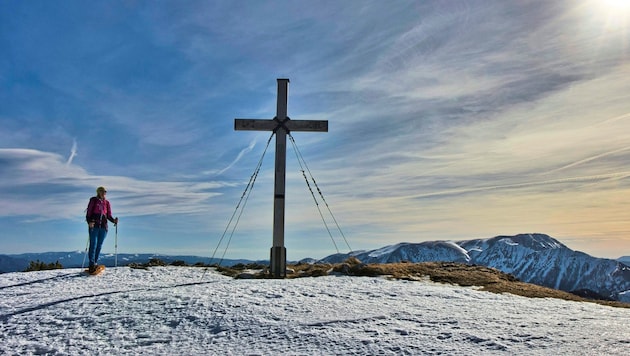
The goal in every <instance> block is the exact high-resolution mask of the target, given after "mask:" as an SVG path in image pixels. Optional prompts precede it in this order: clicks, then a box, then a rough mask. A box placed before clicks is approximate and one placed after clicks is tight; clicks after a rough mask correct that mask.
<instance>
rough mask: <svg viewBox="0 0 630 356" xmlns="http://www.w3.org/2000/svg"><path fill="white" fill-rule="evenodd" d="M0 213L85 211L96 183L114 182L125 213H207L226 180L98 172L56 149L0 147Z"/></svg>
mask: <svg viewBox="0 0 630 356" xmlns="http://www.w3.org/2000/svg"><path fill="white" fill-rule="evenodd" d="M0 162H1V163H2V165H1V169H2V178H1V179H0V192H2V196H3V199H2V202H0V215H2V216H28V217H36V218H37V219H38V220H39V219H44V220H46V219H58V218H67V219H75V218H76V217H77V216H81V214H82V212H83V210H84V208H85V206H84V205H86V204H87V203H86V202H87V199H89V197H90V195H92V194H94V189H95V187H97V186H100V185H104V186H110V187H111V188H109V190H110V192H111V195H112V196H115V197H116V204H115V208H116V209H115V210H116V212H117V213H119V214H121V215H126V216H144V215H166V214H168V215H171V214H193V215H194V214H203V213H206V212H207V211H208V204H210V199H212V198H213V197H217V196H218V195H220V193H219V192H218V190H219V188H222V187H225V186H229V184H224V183H222V182H186V181H181V182H172V181H146V180H139V179H134V178H129V177H123V176H95V175H91V174H89V173H88V172H86V171H85V170H84V169H83V168H80V167H77V166H76V165H68V164H66V162H64V160H63V157H62V156H60V155H57V154H53V153H48V152H42V151H37V150H31V149H0Z"/></svg>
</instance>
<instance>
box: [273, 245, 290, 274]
mask: <svg viewBox="0 0 630 356" xmlns="http://www.w3.org/2000/svg"><path fill="white" fill-rule="evenodd" d="M270 268H271V269H270V271H269V273H270V275H271V278H285V277H286V276H287V249H286V248H285V247H284V246H273V247H272V248H271V260H270Z"/></svg>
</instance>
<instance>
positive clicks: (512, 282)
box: [218, 257, 630, 308]
mask: <svg viewBox="0 0 630 356" xmlns="http://www.w3.org/2000/svg"><path fill="white" fill-rule="evenodd" d="M218 271H219V272H221V273H223V274H225V275H228V276H231V277H234V278H270V277H269V273H268V270H267V267H266V266H261V265H252V266H249V265H242V266H238V267H237V268H227V267H220V268H219V269H218ZM244 271H246V272H244ZM326 275H348V276H365V277H376V276H387V277H389V278H392V279H404V280H410V281H417V280H422V279H426V278H429V279H430V280H431V281H433V282H438V283H449V284H455V285H460V286H464V287H469V286H477V287H481V290H483V291H488V292H492V293H510V294H515V295H520V296H524V297H529V298H558V299H564V300H573V301H580V302H593V303H598V304H602V305H608V306H613V307H620V308H630V304H628V303H622V302H616V301H604V300H593V299H586V298H582V297H579V296H577V295H574V294H571V293H568V292H564V291H561V290H557V289H552V288H547V287H542V286H539V285H535V284H531V283H525V282H521V281H519V280H518V279H517V278H516V277H514V276H513V275H511V274H507V273H503V272H501V271H499V270H497V269H494V268H489V267H484V266H475V265H466V264H462V263H454V262H422V263H409V262H400V263H385V264H365V263H361V261H359V260H358V259H356V258H355V257H351V258H349V259H348V260H346V261H345V262H343V263H337V264H327V263H325V264H307V263H298V264H294V265H289V266H288V267H287V278H302V277H320V276H326Z"/></svg>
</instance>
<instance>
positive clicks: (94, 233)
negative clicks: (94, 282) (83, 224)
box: [88, 227, 107, 266]
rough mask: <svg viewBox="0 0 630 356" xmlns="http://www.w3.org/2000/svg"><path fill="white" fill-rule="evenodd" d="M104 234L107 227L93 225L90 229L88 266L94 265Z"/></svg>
mask: <svg viewBox="0 0 630 356" xmlns="http://www.w3.org/2000/svg"><path fill="white" fill-rule="evenodd" d="M106 236H107V229H106V228H104V227H93V228H91V229H90V248H89V249H88V258H89V259H90V266H94V265H95V264H96V263H97V262H98V255H100V254H101V247H102V246H103V241H105V237H106Z"/></svg>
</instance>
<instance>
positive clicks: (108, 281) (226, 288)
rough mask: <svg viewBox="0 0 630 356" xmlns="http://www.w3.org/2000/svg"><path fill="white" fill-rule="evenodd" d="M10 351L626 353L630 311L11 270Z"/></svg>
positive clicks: (379, 283) (333, 282) (350, 283)
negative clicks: (13, 271) (17, 271)
mask: <svg viewBox="0 0 630 356" xmlns="http://www.w3.org/2000/svg"><path fill="white" fill-rule="evenodd" d="M0 335H2V342H1V343H0V354H3V355H4V354H7V355H29V354H52V355H77V354H92V355H98V354H102V355H112V354H117V355H136V354H187V355H201V354H204V355H206V354H210V355H268V354H273V353H278V352H282V353H283V354H285V355H305V354H308V355H319V354H321V355H344V354H362V355H373V354H378V355H390V354H391V355H418V354H429V355H431V354H435V355H438V354H449V355H493V354H502V355H508V354H534V355H550V354H572V355H595V354H607V355H625V354H627V353H628V349H630V310H629V309H619V308H611V307H605V306H600V305H596V304H591V303H577V302H568V301H563V300H556V299H529V298H524V297H518V296H513V295H497V294H492V293H488V292H481V291H478V290H476V289H475V288H462V287H457V286H451V285H443V284H435V283H431V282H429V281H422V282H409V281H392V280H387V279H385V278H367V277H334V276H329V277H318V278H303V279H293V280H234V279H231V278H228V277H225V276H221V275H219V274H217V273H216V272H214V271H208V272H207V273H205V274H204V271H203V269H199V268H187V267H156V268H151V269H149V270H134V269H130V268H127V267H120V268H108V269H107V270H106V271H105V272H104V273H103V274H102V275H100V276H96V277H92V276H87V275H85V274H83V273H81V270H79V269H66V270H56V271H42V272H30V273H10V274H3V275H0Z"/></svg>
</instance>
